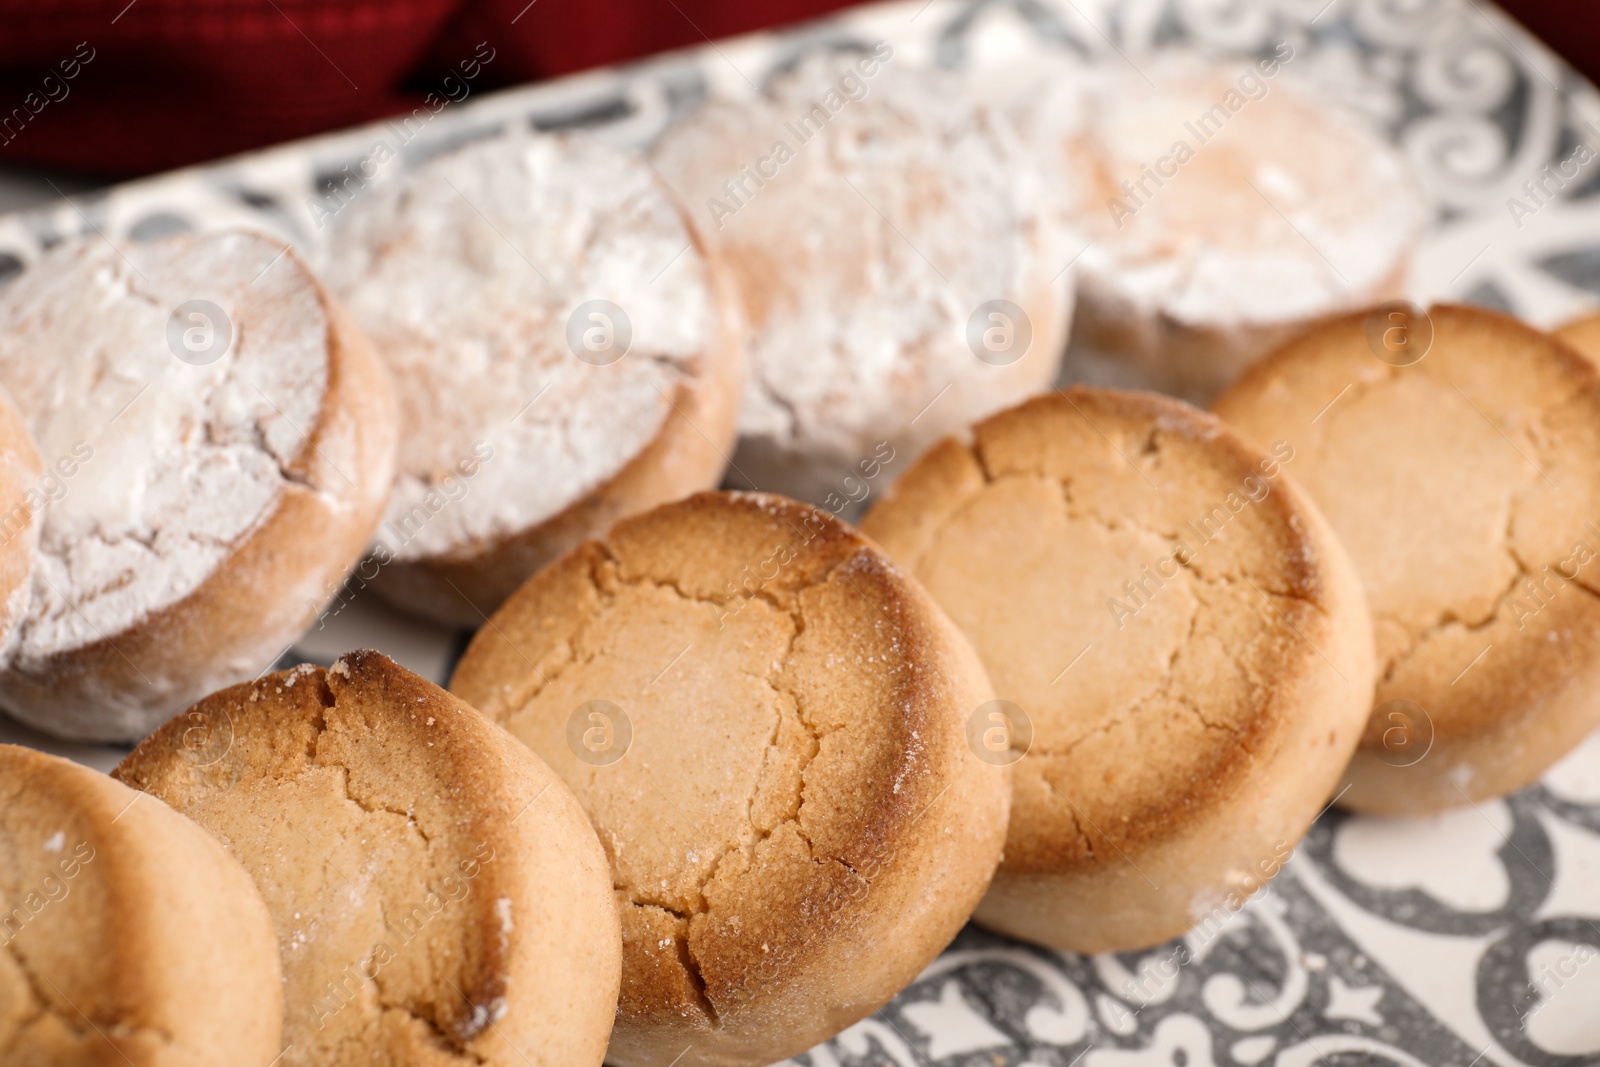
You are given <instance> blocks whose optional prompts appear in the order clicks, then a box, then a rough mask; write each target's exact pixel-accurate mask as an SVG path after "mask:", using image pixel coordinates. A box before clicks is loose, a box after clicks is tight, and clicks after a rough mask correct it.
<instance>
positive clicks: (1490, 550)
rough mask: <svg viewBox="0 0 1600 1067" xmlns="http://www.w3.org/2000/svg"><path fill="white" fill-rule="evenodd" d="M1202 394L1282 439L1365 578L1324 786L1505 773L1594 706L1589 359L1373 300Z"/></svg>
mask: <svg viewBox="0 0 1600 1067" xmlns="http://www.w3.org/2000/svg"><path fill="white" fill-rule="evenodd" d="M1418 310H1419V311H1420V309H1418ZM1395 316H1399V318H1396V317H1395ZM1386 339H1387V342H1388V344H1387V345H1386V343H1385V341H1386ZM1402 342H1403V343H1402ZM1380 354H1381V355H1380ZM1217 413H1218V414H1220V415H1221V416H1222V417H1223V418H1225V419H1227V420H1228V421H1229V422H1231V423H1233V424H1234V425H1236V426H1238V427H1239V429H1241V430H1242V431H1244V432H1245V433H1247V434H1249V435H1251V436H1253V437H1255V438H1256V439H1257V440H1273V441H1275V440H1279V439H1282V440H1286V441H1288V442H1290V444H1292V445H1293V446H1294V448H1295V452H1296V459H1295V467H1294V470H1295V476H1296V477H1297V478H1298V479H1299V481H1300V484H1301V485H1303V486H1304V487H1305V489H1306V491H1307V492H1308V493H1309V494H1310V495H1311V496H1312V497H1313V498H1314V499H1315V500H1316V501H1317V503H1318V505H1319V506H1320V507H1321V508H1322V511H1323V513H1324V514H1325V515H1327V516H1328V521H1329V522H1330V523H1331V524H1332V525H1333V528H1334V529H1335V530H1336V531H1337V532H1338V533H1339V536H1340V538H1341V539H1342V540H1343V542H1344V544H1345V546H1346V547H1347V548H1348V549H1349V552H1350V556H1351V559H1352V560H1354V562H1355V565H1356V568H1357V570H1358V571H1359V572H1360V573H1361V578H1362V583H1363V585H1364V586H1365V588H1366V593H1367V601H1368V603H1369V604H1370V605H1371V609H1372V614H1373V619H1374V624H1373V628H1374V632H1375V634H1376V638H1377V648H1378V686H1377V694H1376V698H1375V707H1374V709H1373V715H1372V719H1371V721H1370V722H1369V724H1368V726H1367V732H1366V736H1365V737H1364V738H1363V739H1362V743H1361V748H1360V749H1359V751H1358V752H1357V753H1356V756H1355V758H1354V759H1353V760H1352V762H1351V764H1350V771H1349V783H1350V790H1349V792H1347V793H1346V794H1345V795H1344V797H1343V801H1342V802H1343V803H1344V804H1346V805H1347V806H1349V807H1352V808H1356V809H1359V810H1364V811H1376V812H1386V813H1421V812H1430V811H1437V810H1439V809H1441V808H1449V807H1453V806H1456V805H1461V804H1466V803H1469V802H1472V801H1477V800H1482V799H1484V798H1486V797H1494V796H1499V795H1501V794H1503V793H1509V792H1511V791H1512V790H1515V789H1519V788H1521V787H1522V786H1525V785H1527V784H1529V783H1531V782H1533V781H1534V780H1535V779H1537V778H1538V777H1539V775H1540V774H1541V773H1543V771H1544V769H1545V768H1546V767H1548V766H1550V764H1552V763H1554V762H1555V761H1556V760H1557V759H1559V758H1560V757H1561V756H1562V755H1563V754H1564V753H1566V752H1567V751H1568V750H1569V749H1570V748H1572V746H1573V745H1575V744H1577V743H1578V741H1579V740H1581V739H1582V738H1583V737H1584V736H1585V735H1586V734H1587V733H1588V732H1589V731H1590V730H1592V729H1594V728H1595V726H1596V725H1600V597H1597V595H1596V593H1595V592H1594V590H1595V589H1597V588H1600V565H1593V564H1592V562H1591V561H1592V560H1593V559H1594V558H1595V557H1596V555H1597V554H1600V527H1597V525H1596V524H1600V376H1597V373H1596V371H1595V369H1594V368H1593V367H1591V366H1590V365H1589V364H1588V363H1587V362H1586V361H1585V360H1584V359H1583V358H1582V357H1580V356H1579V355H1578V354H1577V353H1576V352H1574V351H1573V350H1572V349H1571V348H1569V347H1568V346H1567V345H1565V344H1562V343H1561V342H1559V341H1555V340H1553V339H1551V338H1550V336H1549V335H1547V334H1545V333H1542V332H1540V331H1538V330H1535V329H1533V328H1531V327H1529V326H1526V325H1524V324H1522V323H1520V322H1517V321H1516V320H1515V319H1511V318H1508V317H1506V316H1504V315H1501V314H1498V313H1496V312H1492V311H1487V310H1484V309H1482V308H1471V307H1458V306H1452V305H1435V306H1434V307H1432V308H1430V309H1428V311H1427V313H1426V316H1422V315H1420V314H1419V315H1413V314H1412V313H1411V312H1409V311H1405V310H1403V309H1396V308H1384V309H1379V310H1378V311H1374V312H1372V313H1367V314H1360V315H1352V316H1349V317H1347V318H1343V319H1340V320H1338V321H1336V322H1333V323H1330V324H1328V325H1326V326H1323V327H1320V328H1318V329H1316V330H1313V331H1311V332H1310V333H1308V334H1306V335H1304V336H1303V337H1300V338H1299V339H1297V340H1295V341H1293V342H1291V343H1290V344H1288V345H1286V346H1284V347H1283V348H1282V349H1280V350H1279V351H1278V352H1277V353H1275V354H1274V355H1272V356H1271V357H1269V358H1268V359H1266V360H1264V361H1262V362H1261V363H1260V364H1258V365H1257V366H1255V367H1253V368H1252V369H1251V370H1250V371H1249V372H1247V373H1246V374H1245V376H1244V377H1243V378H1241V379H1240V380H1239V381H1238V383H1236V384H1235V385H1234V387H1233V388H1232V389H1230V390H1229V391H1228V392H1227V393H1226V394H1224V395H1223V396H1222V398H1221V399H1220V400H1218V401H1217Z"/></svg>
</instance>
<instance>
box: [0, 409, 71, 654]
mask: <svg viewBox="0 0 1600 1067" xmlns="http://www.w3.org/2000/svg"><path fill="white" fill-rule="evenodd" d="M75 465H76V464H75V461H74V460H72V458H71V457H68V458H67V459H66V460H64V461H62V462H61V463H60V464H59V469H56V468H52V469H51V470H50V471H49V472H48V473H46V474H44V476H43V477H41V476H40V465H39V453H38V452H37V451H35V449H34V447H33V438H32V437H31V436H29V434H28V425H27V423H26V422H25V421H24V420H23V418H22V415H21V414H20V413H18V411H17V408H16V405H15V404H13V403H12V402H11V398H10V397H9V396H7V395H6V394H5V390H4V389H0V648H4V647H5V646H6V644H7V643H8V642H9V641H10V640H11V635H12V634H14V633H15V632H16V630H17V627H18V626H20V625H21V624H22V618H23V616H24V615H25V614H26V613H27V609H28V597H29V584H30V582H29V579H30V578H31V577H32V574H33V560H34V556H35V554H36V553H37V551H38V547H39V513H40V511H41V510H43V508H44V504H45V502H46V501H47V500H48V499H49V498H50V497H51V495H52V494H56V493H60V492H63V491H64V490H65V483H64V482H63V481H62V474H63V472H66V471H68V470H70V469H72V467H74V466H75Z"/></svg>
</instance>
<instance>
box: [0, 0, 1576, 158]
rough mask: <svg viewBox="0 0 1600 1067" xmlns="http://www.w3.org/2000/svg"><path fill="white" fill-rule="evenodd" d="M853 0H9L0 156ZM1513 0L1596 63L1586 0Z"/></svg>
mask: <svg viewBox="0 0 1600 1067" xmlns="http://www.w3.org/2000/svg"><path fill="white" fill-rule="evenodd" d="M851 2H852V0H767V2H765V3H762V4H759V5H757V4H750V3H738V2H735V0H533V2H531V3H530V2H528V0H132V2H131V3H130V2H128V0H0V165H5V164H11V165H16V164H26V163H35V164H48V165H51V166H55V167H65V168H70V169H75V170H82V171H89V172H95V173H100V174H105V175H108V176H110V175H118V176H121V175H130V174H137V173H144V172H149V171H155V170H162V169H165V168H169V167H175V166H179V165H182V164H185V163H192V162H197V161H200V160H205V159H212V158H215V157H217V156H222V155H227V154H229V153H233V152H239V151H243V150H245V149H249V148H255V147H259V146H262V145H267V144H272V143H275V142H278V141H284V140H288V139H291V138H294V137H301V136H305V135H308V134H312V133H318V132H321V131H325V130H331V129H337V128H339V127H341V126H348V125H351V124H353V123H357V122H362V121H365V120H369V119H376V118H382V117H386V116H389V115H393V114H397V113H400V112H405V111H410V110H411V109H412V108H414V107H416V106H418V105H419V104H420V103H421V102H422V99H423V94H424V93H425V92H426V91H427V90H428V89H430V88H435V87H437V86H439V85H440V84H441V79H443V78H444V77H445V76H447V75H452V74H453V75H455V76H456V77H457V78H458V79H461V78H464V77H465V76H466V75H467V72H469V71H470V72H471V77H470V86H471V89H472V90H473V91H477V90H480V89H487V88H493V87H498V86H503V85H510V84H515V83H517V82H522V81H528V80H531V79H536V78H543V77H551V76H554V75H557V74H565V73H567V72H569V71H574V70H581V69H584V68H587V67H593V66H598V65H602V64H607V63H615V62H619V61H622V60H626V59H631V58H634V57H637V56H642V55H647V54H649V53H651V52H657V51H661V50H664V49H668V48H676V47H680V46H683V45H692V44H698V43H700V42H702V41H705V40H708V39H716V38H719V37H726V36H730V35H733V34H738V33H744V32H748V31H750V30H755V29H759V28H762V27H766V26H775V25H781V24H784V23H790V22H795V21H800V20H803V19H806V18H810V17H813V16H816V15H821V14H823V13H825V12H827V11H831V10H833V9H836V8H840V7H845V6H848V4H849V3H851ZM1338 2H1341V3H1352V2H1354V0H1338ZM1505 6H1506V7H1507V8H1508V9H1509V10H1512V11H1513V12H1514V13H1516V14H1517V15H1518V16H1519V17H1521V18H1523V19H1524V20H1526V21H1527V23H1528V24H1529V25H1530V26H1531V27H1532V28H1534V29H1535V31H1536V32H1539V33H1540V34H1542V35H1543V36H1544V38H1545V39H1546V40H1549V41H1553V42H1556V44H1557V46H1558V47H1560V48H1561V49H1562V50H1563V51H1564V52H1565V53H1566V54H1567V56H1568V57H1569V58H1570V59H1572V60H1573V61H1574V62H1576V63H1578V64H1579V66H1580V67H1581V68H1582V69H1585V70H1586V71H1589V72H1590V73H1591V74H1593V73H1595V72H1596V71H1597V70H1600V25H1597V23H1600V19H1597V16H1596V15H1595V14H1594V13H1593V12H1592V11H1591V6H1590V5H1588V4H1574V3H1570V0H1510V2H1508V3H1507V4H1506V5H1505ZM458 84H459V83H458ZM456 91H457V92H459V90H456ZM452 95H454V94H452Z"/></svg>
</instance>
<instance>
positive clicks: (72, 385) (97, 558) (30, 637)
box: [0, 232, 329, 667]
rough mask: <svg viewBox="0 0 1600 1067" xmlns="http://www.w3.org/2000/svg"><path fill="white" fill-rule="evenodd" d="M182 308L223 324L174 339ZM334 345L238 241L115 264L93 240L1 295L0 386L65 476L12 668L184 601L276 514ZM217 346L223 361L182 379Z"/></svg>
mask: <svg viewBox="0 0 1600 1067" xmlns="http://www.w3.org/2000/svg"><path fill="white" fill-rule="evenodd" d="M189 301H209V302H210V304H211V305H214V306H215V307H217V308H220V309H222V312H223V314H224V315H225V316H226V317H227V323H222V322H217V321H211V322H210V324H209V326H208V320H206V319H205V318H204V317H202V318H190V317H185V318H183V320H182V321H181V323H180V324H178V325H177V327H176V328H175V330H174V329H173V328H172V327H171V326H170V324H169V319H170V318H171V317H172V316H173V315H174V312H175V311H176V310H177V309H178V308H179V306H180V305H184V304H186V302H189ZM197 314H201V315H202V316H203V315H205V314H206V313H205V312H197ZM328 328H329V325H328V319H327V315H326V313H325V310H324V308H323V306H322V303H321V301H320V299H319V298H318V294H317V290H316V287H315V283H314V281H313V280H312V279H311V277H310V275H309V274H308V273H307V272H306V271H305V269H304V267H303V266H302V265H301V264H300V262H299V261H298V260H297V259H295V258H294V257H293V256H291V255H287V254H285V252H284V247H283V245H282V244H279V243H277V242H275V241H271V240H269V239H267V238H264V237H260V236H257V235H254V234H247V233H237V232H232V233H218V234H210V235H206V236H200V237H189V236H181V237H173V238H167V239H164V240H160V241H156V242H152V243H150V244H143V245H132V246H128V247H125V248H121V249H120V250H119V249H118V248H114V247H112V246H111V245H110V244H108V243H107V242H105V241H104V240H101V239H98V238H90V239H87V240H85V241H84V242H82V243H77V244H71V245H66V246H62V247H59V248H57V249H55V250H54V251H52V252H50V253H49V254H47V255H46V256H45V257H44V258H43V259H41V260H40V261H39V262H38V263H37V264H36V265H34V266H33V267H31V268H30V269H29V270H28V271H27V272H26V273H24V274H23V275H22V276H21V277H20V278H19V279H18V280H17V281H16V282H15V283H13V284H12V285H11V286H10V287H9V288H8V289H6V290H5V292H4V295H3V297H0V385H4V386H5V388H7V389H8V390H9V391H10V392H11V395H12V396H13V397H14V398H15V400H16V403H17V407H18V409H19V410H20V411H21V412H22V413H23V416H24V418H25V419H26V421H27V423H28V425H29V427H30V429H31V431H32V433H33V436H34V440H35V442H36V443H37V445H38V449H39V454H40V456H41V458H42V459H43V460H44V462H45V463H46V465H47V466H50V467H54V468H55V469H57V470H58V471H59V470H62V469H64V468H63V467H62V466H61V465H60V464H61V461H62V460H63V459H68V460H70V461H71V462H70V464H68V466H70V467H71V469H72V473H71V475H70V477H66V478H64V479H63V483H64V485H65V492H64V493H63V494H61V495H59V496H58V497H57V498H55V499H53V500H51V501H50V502H49V503H48V504H47V506H46V507H45V509H44V513H43V521H42V524H41V529H40V538H39V559H38V564H37V567H36V568H35V572H34V576H33V583H32V597H31V602H30V604H29V608H28V612H27V615H26V617H25V619H24V622H23V624H22V626H21V628H20V629H19V631H18V633H17V635H16V636H15V638H14V639H13V642H12V646H11V649H10V654H11V655H12V656H13V657H14V658H15V660H16V662H17V663H18V664H19V665H21V666H23V667H27V666H28V665H29V664H31V663H34V662H37V661H39V660H41V659H43V658H44V657H48V656H50V655H52V654H54V653H59V652H63V651H70V650H72V649H75V648H79V647H82V646H84V645H86V644H90V643H93V642H95V641H98V640H102V639H111V640H114V639H115V637H116V635H117V634H118V633H120V632H122V631H124V630H126V629H128V628H130V627H132V626H135V625H137V624H138V623H140V622H141V621H142V620H144V619H145V618H146V617H148V616H149V615H150V614H151V613H153V612H157V611H160V610H161V609H163V608H166V607H168V606H170V605H172V604H175V603H177V602H178V601H180V600H182V599H183V598H184V597H186V596H188V595H189V594H191V593H193V592H194V591H195V589H196V588H198V587H199V586H200V584H201V583H202V582H204V581H205V580H206V578H208V577H209V576H210V575H211V574H212V573H213V572H214V571H215V570H216V569H217V567H218V566H219V565H220V564H221V563H222V562H223V561H224V560H225V559H226V558H227V557H228V556H229V555H230V554H231V553H232V552H233V551H234V550H235V548H236V547H237V545H238V544H239V543H240V541H241V539H242V538H243V537H244V536H245V535H246V534H248V533H249V532H250V531H251V530H252V529H253V528H254V527H255V526H256V525H257V524H259V523H260V522H261V521H262V520H263V519H264V518H265V517H266V516H267V515H268V514H270V512H271V510H272V509H273V507H274V506H275V504H276V502H277V501H278V499H279V497H280V495H281V493H282V491H283V487H284V485H285V481H286V478H285V473H284V472H285V468H286V467H287V466H288V465H290V464H291V463H293V462H294V461H295V459H296V457H297V456H298V455H299V454H300V453H301V452H302V450H303V449H304V448H305V447H306V439H305V437H304V436H303V435H302V431H303V430H309V429H311V428H313V427H315V426H316V424H317V421H318V418H319V414H320V411H321V407H322V403H323V397H324V394H325V392H326V390H327V386H328V350H327V337H328ZM208 329H209V330H210V332H209V333H208V332H207V331H208ZM185 331H196V332H193V333H190V334H189V340H190V347H184V345H183V343H182V342H183V336H184V332H185ZM169 333H175V335H176V336H177V338H178V340H177V341H176V342H171V343H169ZM230 336H231V342H230V341H229V339H228V338H229V337H230ZM217 337H221V338H222V343H225V344H227V348H226V351H221V349H220V346H219V348H218V351H219V352H220V354H219V355H217V356H216V357H215V358H212V359H210V360H209V361H208V362H203V365H196V363H195V362H191V360H193V361H205V360H207V359H208V357H207V356H206V355H205V354H204V350H205V346H206V344H207V343H208V342H210V341H211V340H212V339H214V338H217ZM174 343H176V344H177V345H178V351H180V352H183V353H184V354H185V356H186V357H187V359H180V358H179V357H178V355H176V354H175V352H174V347H173V344H174ZM192 348H198V349H201V351H192V350H191V349H192Z"/></svg>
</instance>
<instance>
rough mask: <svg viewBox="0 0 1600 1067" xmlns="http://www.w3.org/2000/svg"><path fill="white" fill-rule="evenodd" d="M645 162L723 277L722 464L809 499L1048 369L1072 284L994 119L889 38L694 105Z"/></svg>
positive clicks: (910, 448)
mask: <svg viewBox="0 0 1600 1067" xmlns="http://www.w3.org/2000/svg"><path fill="white" fill-rule="evenodd" d="M653 159H654V161H655V164H656V166H657V168H658V169H660V171H661V173H662V175H663V176H664V177H665V178H666V180H667V182H668V183H669V184H670V185H671V186H672V187H673V188H674V189H676V190H677V191H678V192H679V194H680V195H681V196H682V198H683V200H684V203H685V204H686V205H687V207H688V210H689V211H690V212H691V214H692V217H693V218H694V219H695V221H696V223H697V224H699V225H700V226H701V227H702V229H703V231H704V232H705V234H706V237H707V240H708V241H709V242H710V243H711V244H712V245H713V246H714V247H716V248H717V249H718V250H719V251H720V252H721V253H722V254H723V255H724V256H725V257H726V258H727V260H728V263H729V265H730V267H731V268H732V269H733V271H734V273H735V275H736V276H737V278H738V280H739V289H740V292H741V294H742V296H743V299H744V308H745V315H746V318H747V320H748V322H749V326H750V335H749V336H750V341H749V353H750V372H749V380H748V383H747V384H746V387H745V396H744V409H743V412H742V414H741V416H740V435H741V442H740V446H739V452H738V453H737V454H736V455H735V457H734V467H735V469H734V470H733V472H732V475H733V477H735V478H738V479H741V480H743V481H746V482H748V483H751V484H752V485H753V487H755V488H759V489H763V490H772V491H775V492H783V493H787V494H789V495H791V496H797V497H801V498H804V499H810V500H814V501H819V502H820V501H822V500H824V499H825V498H826V495H827V494H828V493H829V492H833V491H839V490H840V489H841V486H846V488H848V484H847V483H846V482H845V479H847V478H851V479H854V480H857V481H859V480H860V477H861V471H860V469H859V464H860V463H861V462H862V461H863V460H864V459H867V458H868V457H872V456H873V455H874V453H875V452H876V451H878V450H879V445H880V442H887V447H888V448H890V449H892V450H893V451H894V452H895V453H896V455H897V458H896V464H897V466H896V467H895V468H894V469H893V470H892V471H891V474H897V473H898V472H899V470H900V469H903V467H904V465H905V464H908V463H909V462H911V461H912V460H914V459H915V457H916V455H917V454H918V453H920V452H921V451H922V450H923V449H924V448H926V447H927V446H928V445H929V444H931V443H932V442H934V441H936V440H938V439H939V438H940V437H942V436H944V435H945V434H947V433H949V432H951V431H953V430H955V429H957V428H959V427H961V426H965V425H966V424H967V423H968V422H970V421H971V420H973V419H974V418H978V417H980V416H983V415H986V414H988V413H990V412H992V411H994V410H996V409H998V408H1001V407H1005V406H1006V405H1008V404H1012V403H1015V402H1016V401H1017V400H1019V399H1021V398H1022V397H1025V396H1027V395H1029V394H1030V393H1033V392H1035V391H1037V390H1038V389H1040V388H1043V387H1045V386H1046V385H1048V384H1049V383H1050V382H1051V381H1053V380H1054V377H1055V373H1056V369H1057V367H1058V365H1059V360H1060V350H1061V343H1062V339H1063V338H1064V336H1065V331H1066V327H1067V322H1068V319H1069V317H1070V309H1071V291H1070V285H1071V283H1070V277H1069V276H1068V275H1066V274H1064V273H1063V268H1065V267H1066V265H1067V261H1066V257H1065V255H1063V254H1061V252H1062V250H1061V247H1060V244H1059V242H1058V240H1057V239H1056V237H1055V231H1054V230H1053V229H1051V228H1050V227H1049V226H1048V225H1047V224H1046V223H1045V221H1044V220H1043V219H1042V218H1041V216H1040V214H1039V208H1038V186H1037V182H1036V181H1035V180H1034V179H1033V175H1032V172H1031V170H1030V169H1029V167H1028V165H1027V162H1026V160H1025V159H1024V158H1023V153H1022V149H1021V146H1020V145H1019V143H1018V142H1017V140H1016V137H1015V133H1014V131H1013V130H1012V129H1011V127H1010V123H1009V122H1008V121H1007V120H1005V119H1004V118H1003V117H1002V116H1000V115H999V114H997V113H996V112H994V111H993V110H991V109H989V108H987V107H985V106H983V105H981V104H978V103H976V102H974V101H973V99H972V98H970V97H969V96H967V95H964V94H963V93H961V92H960V91H959V88H958V86H957V85H956V84H953V82H952V76H950V75H944V74H941V73H939V72H934V71H912V70H902V69H899V67H898V61H896V60H895V59H894V56H893V52H892V50H891V49H890V48H889V46H888V45H887V44H880V45H879V46H878V47H877V49H876V50H875V51H874V52H872V53H870V54H866V55H860V56H856V55H836V56H816V57H812V58H811V59H809V60H807V61H805V62H804V63H802V64H801V65H800V66H799V67H798V68H797V69H795V70H793V71H790V72H788V73H785V74H782V75H780V76H779V77H778V78H777V79H775V80H774V82H773V83H772V85H771V86H770V91H769V92H768V93H767V94H766V95H764V96H763V97H761V98H758V99H754V100H742V101H737V102H735V101H726V100H713V101H711V102H709V103H707V104H706V105H704V106H703V107H702V108H701V109H700V110H698V111H697V112H695V113H693V114H692V115H690V116H689V117H688V118H687V119H685V120H684V121H683V122H681V123H680V124H678V125H677V126H675V127H674V128H673V129H671V130H669V131H668V133H667V135H666V136H665V138H664V139H663V141H662V142H661V143H660V144H659V145H658V146H657V147H656V150H655V152H654V156H653Z"/></svg>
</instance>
